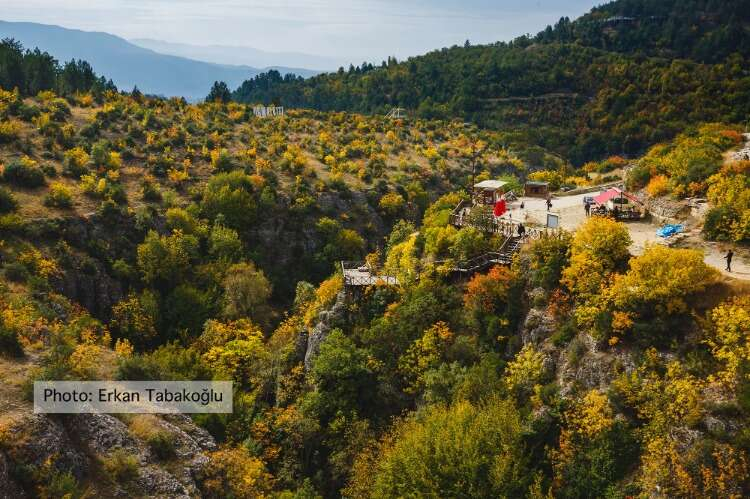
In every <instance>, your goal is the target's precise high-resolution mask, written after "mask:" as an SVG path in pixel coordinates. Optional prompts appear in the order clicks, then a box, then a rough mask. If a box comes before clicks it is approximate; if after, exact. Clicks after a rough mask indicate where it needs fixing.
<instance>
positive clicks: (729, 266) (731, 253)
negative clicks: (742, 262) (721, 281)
mask: <svg viewBox="0 0 750 499" xmlns="http://www.w3.org/2000/svg"><path fill="white" fill-rule="evenodd" d="M732 257H734V251H732V249H731V248H729V251H727V254H726V256H725V257H724V259H725V260H726V261H727V268H726V269H724V270H726V271H727V272H731V271H732Z"/></svg>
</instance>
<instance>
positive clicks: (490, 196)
mask: <svg viewBox="0 0 750 499" xmlns="http://www.w3.org/2000/svg"><path fill="white" fill-rule="evenodd" d="M507 184H508V182H504V181H502V180H483V181H481V182H479V183H478V184H474V204H484V205H493V206H494V204H495V203H497V202H498V201H499V200H500V198H501V197H503V194H505V186H506V185H507Z"/></svg>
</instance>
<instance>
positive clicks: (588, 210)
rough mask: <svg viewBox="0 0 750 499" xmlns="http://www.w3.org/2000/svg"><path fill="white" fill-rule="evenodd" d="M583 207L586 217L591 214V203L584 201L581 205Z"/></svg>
mask: <svg viewBox="0 0 750 499" xmlns="http://www.w3.org/2000/svg"><path fill="white" fill-rule="evenodd" d="M583 209H584V210H586V216H587V217H588V216H589V215H591V203H586V204H584V205H583Z"/></svg>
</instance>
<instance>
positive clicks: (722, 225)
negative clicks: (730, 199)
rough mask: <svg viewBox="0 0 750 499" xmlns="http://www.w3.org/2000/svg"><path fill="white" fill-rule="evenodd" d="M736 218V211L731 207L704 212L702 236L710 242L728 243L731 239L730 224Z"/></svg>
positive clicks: (720, 207)
mask: <svg viewBox="0 0 750 499" xmlns="http://www.w3.org/2000/svg"><path fill="white" fill-rule="evenodd" d="M737 218H738V214H737V211H736V210H735V209H734V208H732V207H731V206H717V207H716V208H711V209H710V210H708V212H706V218H705V220H704V223H703V234H704V235H705V236H706V238H707V239H710V240H712V241H729V240H731V238H732V236H731V234H732V224H733V222H734V221H735V220H736V219H737Z"/></svg>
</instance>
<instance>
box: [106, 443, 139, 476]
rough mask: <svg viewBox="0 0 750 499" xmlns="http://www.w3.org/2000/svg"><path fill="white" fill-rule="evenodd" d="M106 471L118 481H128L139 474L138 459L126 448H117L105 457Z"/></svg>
mask: <svg viewBox="0 0 750 499" xmlns="http://www.w3.org/2000/svg"><path fill="white" fill-rule="evenodd" d="M102 465H103V466H104V471H106V472H107V475H109V477H110V478H111V479H112V480H113V481H115V482H117V483H121V484H124V483H128V482H130V481H132V480H134V479H135V478H136V477H137V476H138V467H139V465H138V459H136V457H135V456H133V455H132V454H129V453H128V452H127V451H126V450H124V449H116V450H115V451H113V452H112V454H111V455H110V456H109V457H107V458H105V459H104V462H103V463H102Z"/></svg>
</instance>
